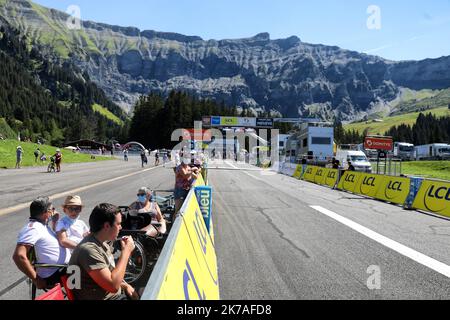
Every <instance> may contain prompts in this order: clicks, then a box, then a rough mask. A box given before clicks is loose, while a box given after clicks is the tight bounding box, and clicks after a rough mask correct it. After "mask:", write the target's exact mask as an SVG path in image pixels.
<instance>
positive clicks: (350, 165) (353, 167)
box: [348, 161, 356, 171]
mask: <svg viewBox="0 0 450 320" xmlns="http://www.w3.org/2000/svg"><path fill="white" fill-rule="evenodd" d="M348 171H356V170H355V166H354V165H353V164H352V163H351V162H350V161H349V162H348Z"/></svg>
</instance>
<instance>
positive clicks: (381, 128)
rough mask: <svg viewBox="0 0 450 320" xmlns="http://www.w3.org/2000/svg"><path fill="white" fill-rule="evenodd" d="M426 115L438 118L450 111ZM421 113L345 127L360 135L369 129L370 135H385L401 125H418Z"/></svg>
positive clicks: (444, 108)
mask: <svg viewBox="0 0 450 320" xmlns="http://www.w3.org/2000/svg"><path fill="white" fill-rule="evenodd" d="M425 113H427V114H428V113H431V114H433V115H435V116H437V117H442V116H450V110H449V109H448V107H442V108H437V109H431V110H427V111H425ZM419 114H420V112H413V113H407V114H402V115H398V116H391V117H385V118H381V119H380V120H382V122H375V121H374V120H369V121H364V122H357V123H351V124H347V125H344V129H345V130H356V131H358V132H359V133H363V132H364V130H366V129H368V130H369V131H368V134H372V135H383V134H385V133H386V131H388V130H389V129H390V128H392V127H393V126H398V125H400V124H406V125H413V124H415V123H416V120H417V118H418V117H419Z"/></svg>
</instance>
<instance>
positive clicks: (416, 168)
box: [402, 161, 450, 181]
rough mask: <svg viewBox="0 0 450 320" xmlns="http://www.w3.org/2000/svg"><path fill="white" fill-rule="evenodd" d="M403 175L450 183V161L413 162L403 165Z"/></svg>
mask: <svg viewBox="0 0 450 320" xmlns="http://www.w3.org/2000/svg"><path fill="white" fill-rule="evenodd" d="M402 166H403V168H402V170H403V174H406V175H409V176H411V175H417V176H424V177H427V178H435V179H441V180H449V181H450V161H413V162H404V163H403V164H402Z"/></svg>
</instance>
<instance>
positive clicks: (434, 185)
mask: <svg viewBox="0 0 450 320" xmlns="http://www.w3.org/2000/svg"><path fill="white" fill-rule="evenodd" d="M413 208H415V209H420V210H425V211H429V212H432V213H436V214H440V215H443V216H446V217H450V182H443V181H442V182H441V181H431V180H424V181H423V182H422V185H421V186H420V189H419V192H418V193H417V196H416V198H415V200H414V203H413Z"/></svg>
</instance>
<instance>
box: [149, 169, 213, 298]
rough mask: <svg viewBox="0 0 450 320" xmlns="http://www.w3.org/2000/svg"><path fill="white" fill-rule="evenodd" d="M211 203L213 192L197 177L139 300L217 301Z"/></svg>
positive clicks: (201, 178)
mask: <svg viewBox="0 0 450 320" xmlns="http://www.w3.org/2000/svg"><path fill="white" fill-rule="evenodd" d="M196 194H198V195H199V197H198V198H197V195H196ZM211 201H212V189H211V188H210V187H208V186H206V185H205V183H204V181H203V177H202V176H200V177H199V179H198V180H197V181H196V182H195V183H194V186H193V189H192V190H191V191H190V192H189V195H188V197H187V199H186V200H185V202H184V204H183V207H182V208H181V210H180V215H179V217H178V218H176V220H175V222H174V225H173V227H172V230H171V233H170V235H169V238H168V239H167V241H166V244H165V246H164V248H163V250H162V252H161V255H160V257H159V259H158V262H157V263H156V265H155V268H154V270H153V272H152V275H151V277H150V279H149V282H148V283H147V286H146V288H145V290H144V293H143V295H142V300H219V299H220V294H219V279H218V270H217V257H216V252H215V247H214V234H213V225H212V219H211ZM208 230H210V231H211V232H208Z"/></svg>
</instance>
